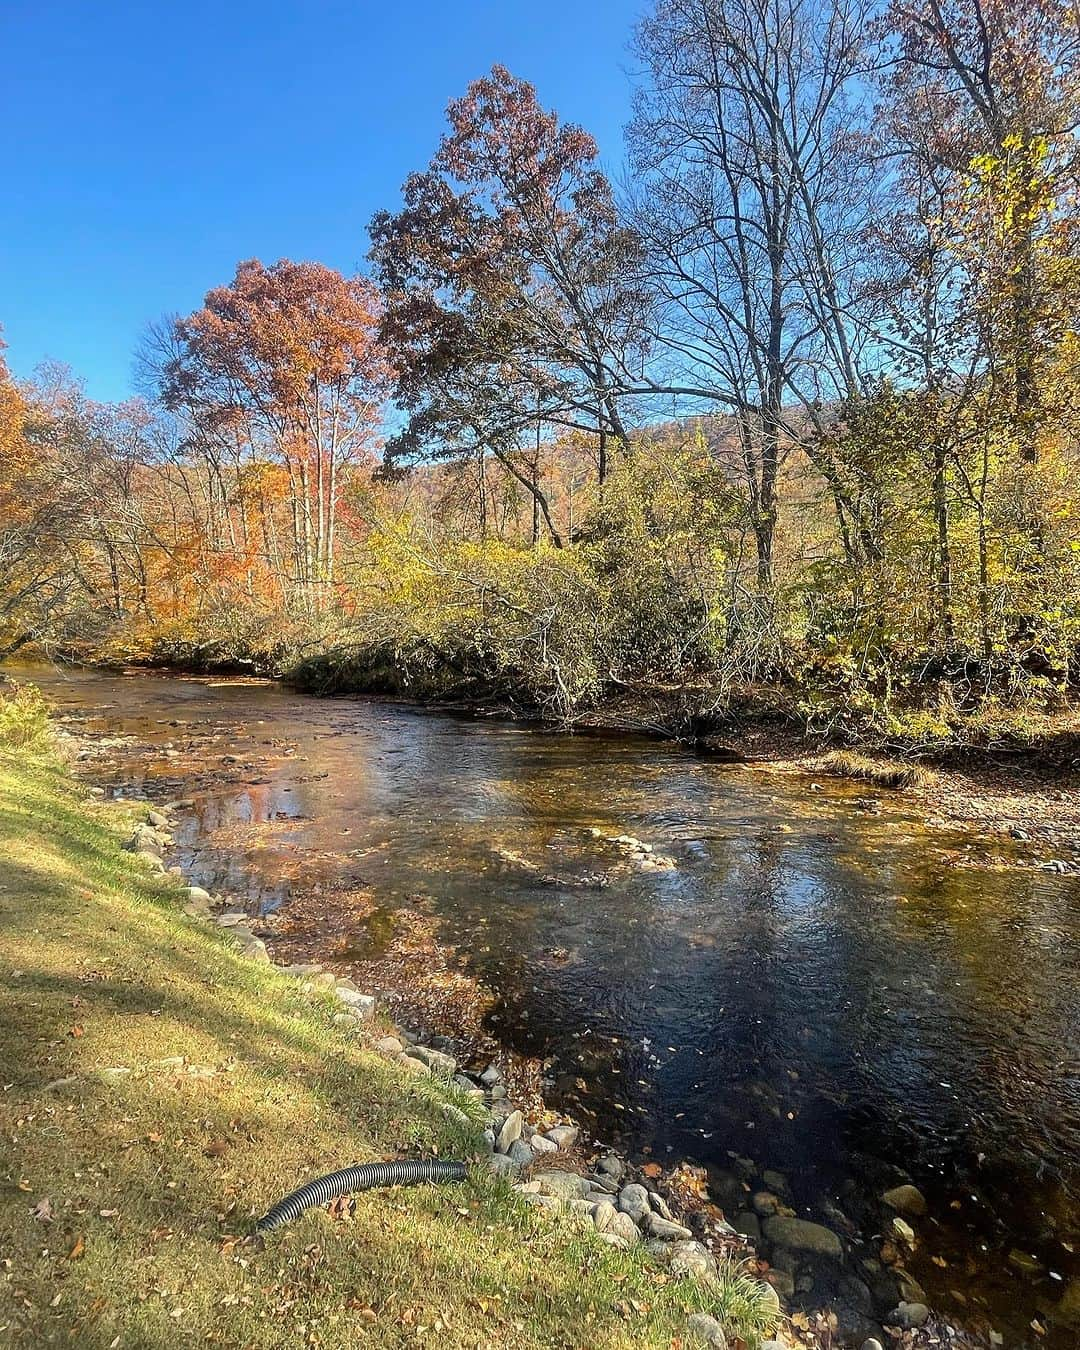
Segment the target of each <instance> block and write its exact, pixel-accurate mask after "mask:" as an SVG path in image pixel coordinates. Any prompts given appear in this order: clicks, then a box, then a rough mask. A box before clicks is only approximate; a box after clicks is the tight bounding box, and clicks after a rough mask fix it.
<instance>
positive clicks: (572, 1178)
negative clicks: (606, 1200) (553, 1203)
mask: <svg viewBox="0 0 1080 1350" xmlns="http://www.w3.org/2000/svg"><path fill="white" fill-rule="evenodd" d="M533 1180H534V1181H538V1182H539V1183H540V1190H541V1192H542V1193H543V1194H544V1195H557V1196H558V1197H559V1199H561V1200H580V1199H583V1198H584V1196H585V1193H586V1191H587V1190H588V1183H587V1182H586V1181H585V1178H584V1177H579V1176H578V1174H577V1173H576V1172H541V1173H539V1174H538V1175H537V1176H534V1177H533Z"/></svg>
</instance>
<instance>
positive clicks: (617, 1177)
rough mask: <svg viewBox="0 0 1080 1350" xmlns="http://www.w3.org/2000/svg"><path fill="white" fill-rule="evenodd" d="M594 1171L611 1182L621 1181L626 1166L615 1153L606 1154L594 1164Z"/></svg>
mask: <svg viewBox="0 0 1080 1350" xmlns="http://www.w3.org/2000/svg"><path fill="white" fill-rule="evenodd" d="M596 1170H597V1171H598V1172H602V1173H603V1175H604V1176H606V1177H610V1178H611V1179H612V1181H622V1179H623V1176H624V1175H625V1174H626V1164H625V1163H624V1162H623V1160H622V1159H621V1158H620V1157H619V1156H618V1155H617V1154H615V1153H606V1154H605V1155H604V1156H603V1157H602V1158H601V1159H600V1161H599V1162H598V1163H597V1164H596Z"/></svg>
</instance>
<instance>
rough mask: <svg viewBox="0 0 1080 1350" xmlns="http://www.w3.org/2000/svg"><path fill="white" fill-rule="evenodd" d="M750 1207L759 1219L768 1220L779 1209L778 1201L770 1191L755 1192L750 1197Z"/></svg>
mask: <svg viewBox="0 0 1080 1350" xmlns="http://www.w3.org/2000/svg"><path fill="white" fill-rule="evenodd" d="M750 1207H751V1209H753V1211H754V1213H755V1214H757V1215H758V1216H759V1217H760V1218H762V1219H765V1218H768V1216H769V1215H770V1214H775V1213H776V1211H777V1210H778V1209H779V1208H780V1200H779V1198H778V1197H777V1196H775V1195H773V1193H772V1191H755V1192H754V1194H753V1195H752V1196H751V1197H750Z"/></svg>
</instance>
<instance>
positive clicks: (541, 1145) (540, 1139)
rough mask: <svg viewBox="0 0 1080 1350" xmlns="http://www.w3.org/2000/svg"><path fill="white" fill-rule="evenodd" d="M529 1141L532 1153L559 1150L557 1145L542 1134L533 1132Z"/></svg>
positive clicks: (555, 1151)
mask: <svg viewBox="0 0 1080 1350" xmlns="http://www.w3.org/2000/svg"><path fill="white" fill-rule="evenodd" d="M529 1143H530V1144H531V1145H532V1147H533V1152H534V1153H557V1152H558V1151H559V1150H558V1145H556V1144H555V1142H554V1141H553V1140H551V1139H548V1137H547V1136H546V1135H543V1134H534V1135H533V1137H532V1138H531V1139H530V1140H529Z"/></svg>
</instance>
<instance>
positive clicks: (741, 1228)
mask: <svg viewBox="0 0 1080 1350" xmlns="http://www.w3.org/2000/svg"><path fill="white" fill-rule="evenodd" d="M731 1226H732V1227H733V1228H734V1229H735V1231H736V1233H741V1234H742V1235H743V1237H746V1238H749V1239H750V1241H751V1242H760V1241H761V1220H760V1219H759V1218H758V1216H757V1215H756V1214H752V1213H751V1212H750V1211H749V1210H748V1209H744V1210H743V1211H742V1213H741V1214H736V1215H735V1217H734V1219H732V1221H731Z"/></svg>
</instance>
